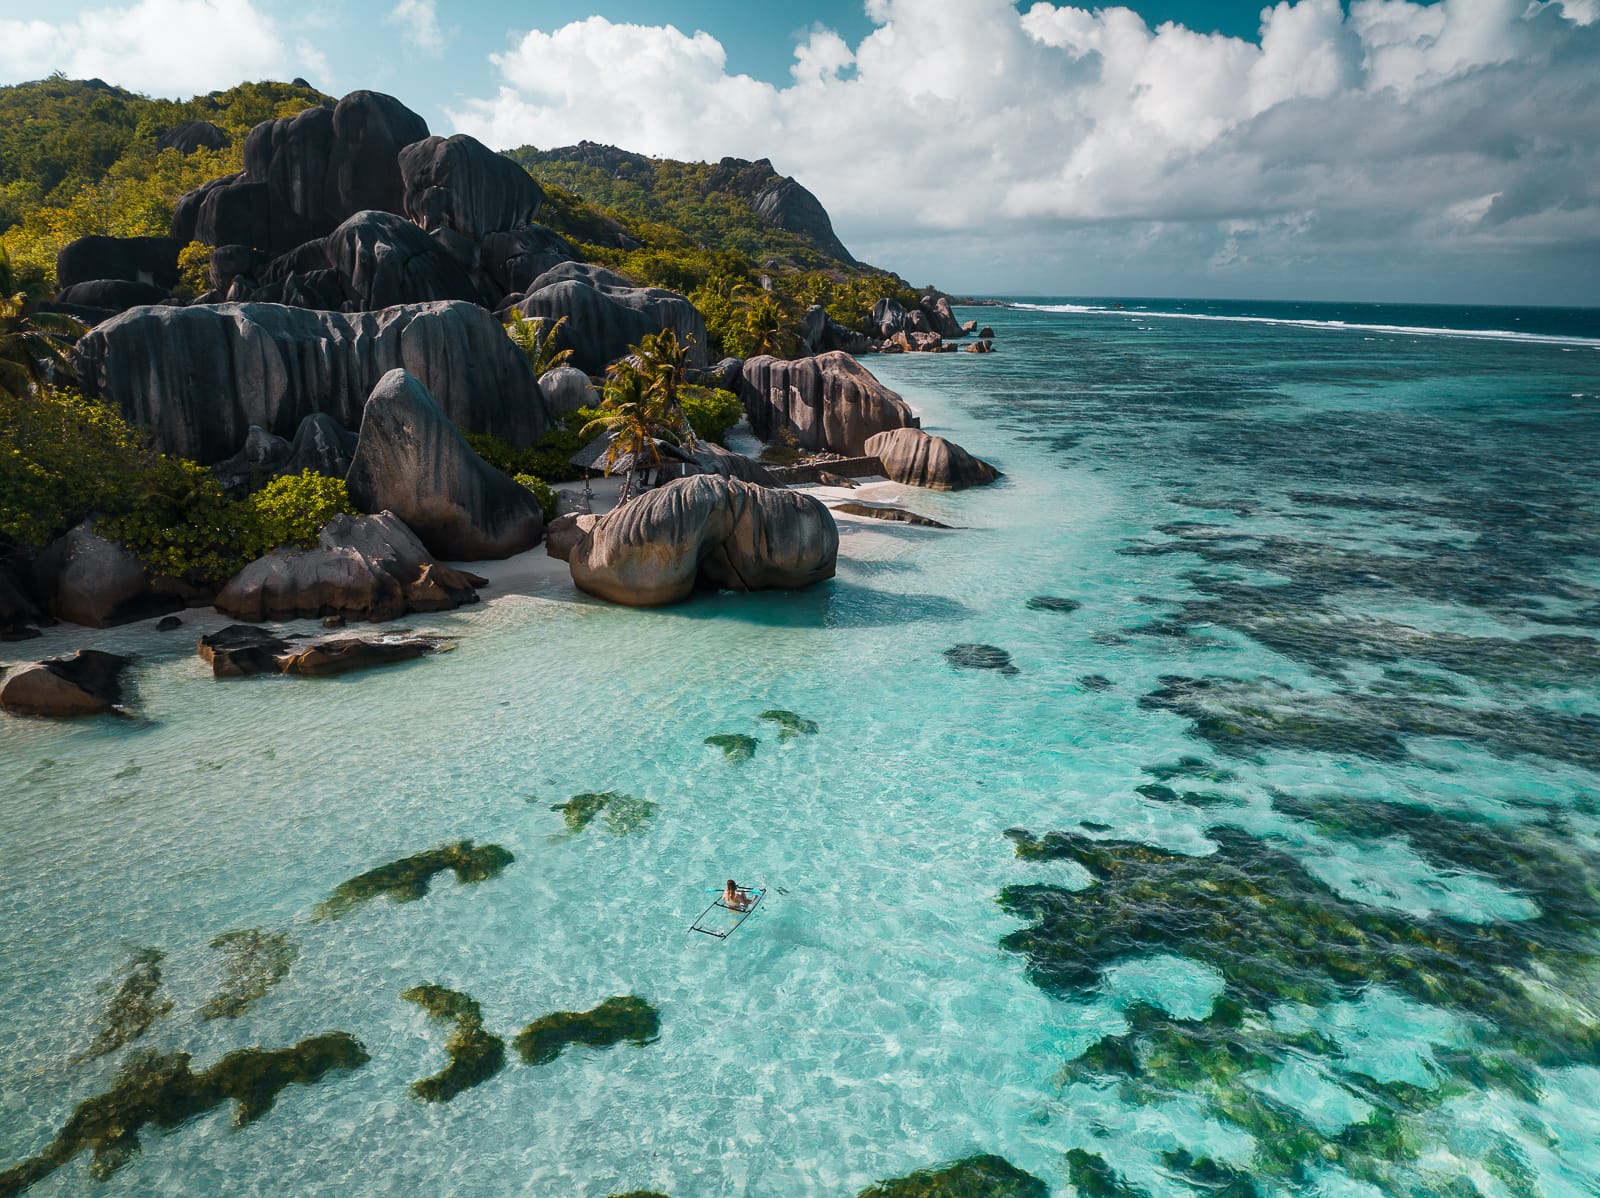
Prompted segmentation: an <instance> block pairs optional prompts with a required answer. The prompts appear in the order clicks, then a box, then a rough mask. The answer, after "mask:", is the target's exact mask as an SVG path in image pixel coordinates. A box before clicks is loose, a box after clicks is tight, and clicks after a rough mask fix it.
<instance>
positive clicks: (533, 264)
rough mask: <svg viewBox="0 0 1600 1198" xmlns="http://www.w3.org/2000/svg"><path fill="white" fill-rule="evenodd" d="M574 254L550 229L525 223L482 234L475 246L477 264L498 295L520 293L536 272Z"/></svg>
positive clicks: (569, 260) (531, 282)
mask: <svg viewBox="0 0 1600 1198" xmlns="http://www.w3.org/2000/svg"><path fill="white" fill-rule="evenodd" d="M577 256H578V255H577V252H576V251H575V250H574V249H573V248H572V244H571V243H570V242H569V241H568V240H567V239H566V238H565V237H562V236H561V235H560V234H559V233H557V232H555V231H554V230H553V229H547V228H545V227H544V226H543V225H527V226H524V227H523V228H520V229H511V230H509V231H507V232H503V233H490V234H489V235H488V236H487V237H485V238H484V239H483V242H482V244H481V245H480V246H479V247H478V266H479V269H481V270H482V271H483V273H484V275H485V276H487V278H488V279H489V281H490V282H491V283H493V285H494V287H495V288H496V290H498V291H499V293H500V294H501V295H502V296H506V295H517V296H520V295H523V294H525V293H526V292H527V290H528V288H529V287H530V286H532V284H533V281H534V280H535V279H537V278H538V277H539V276H540V275H542V274H544V273H545V272H546V271H548V270H551V269H553V268H554V267H557V266H560V265H561V264H562V263H563V262H571V261H572V260H573V259H574V258H576V257H577Z"/></svg>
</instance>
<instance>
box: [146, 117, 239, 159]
mask: <svg viewBox="0 0 1600 1198" xmlns="http://www.w3.org/2000/svg"><path fill="white" fill-rule="evenodd" d="M227 144H228V135H227V133H226V132H224V131H223V130H221V129H219V128H218V127H217V126H215V125H213V124H212V123H211V122H210V121H185V122H184V123H183V124H181V125H178V126H176V127H174V128H171V129H168V130H167V131H166V132H165V133H163V134H162V135H161V136H160V137H158V138H156V149H157V150H176V151H178V153H180V154H182V155H183V156H184V157H185V158H187V157H188V156H189V155H190V154H193V153H194V152H195V151H196V150H220V149H222V148H223V147H224V146H226V145H227Z"/></svg>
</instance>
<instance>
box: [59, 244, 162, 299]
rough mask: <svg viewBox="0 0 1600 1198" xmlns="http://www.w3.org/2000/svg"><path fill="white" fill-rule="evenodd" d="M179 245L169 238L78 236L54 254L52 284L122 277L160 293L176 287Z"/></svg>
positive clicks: (67, 284) (76, 284)
mask: <svg viewBox="0 0 1600 1198" xmlns="http://www.w3.org/2000/svg"><path fill="white" fill-rule="evenodd" d="M182 248H183V243H182V242H179V241H176V240H174V239H173V238H171V237H101V236H98V235H94V236H89V237H80V238H78V239H77V240H76V241H72V242H68V243H67V244H66V245H64V246H62V247H61V252H60V253H58V254H57V255H56V286H57V287H60V288H63V289H66V288H70V287H76V286H79V285H81V284H84V283H93V282H98V281H100V280H104V279H123V280H126V281H128V282H130V283H144V284H146V285H147V286H150V287H155V288H158V289H160V290H161V291H162V292H163V293H164V292H166V291H167V290H168V289H170V288H172V287H175V286H177V283H178V251H179V250H181V249H182Z"/></svg>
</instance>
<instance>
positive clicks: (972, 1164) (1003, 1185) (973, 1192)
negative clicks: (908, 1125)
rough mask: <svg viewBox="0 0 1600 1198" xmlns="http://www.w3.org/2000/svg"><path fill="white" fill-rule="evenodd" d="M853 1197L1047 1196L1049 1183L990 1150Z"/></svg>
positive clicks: (880, 1184) (1045, 1197) (979, 1197)
mask: <svg viewBox="0 0 1600 1198" xmlns="http://www.w3.org/2000/svg"><path fill="white" fill-rule="evenodd" d="M857 1198H1050V1187H1049V1186H1047V1185H1045V1183H1044V1182H1042V1181H1040V1180H1039V1179H1038V1178H1037V1177H1035V1176H1033V1174H1031V1173H1024V1172H1023V1171H1022V1170H1021V1169H1019V1168H1017V1167H1016V1166H1015V1165H1013V1164H1012V1163H1011V1162H1010V1161H1008V1160H1006V1159H1005V1157H1002V1156H995V1155H994V1154H992V1153H983V1154H981V1155H978V1156H969V1157H967V1158H966V1159H965V1160H959V1161H955V1162H953V1163H951V1164H948V1165H938V1166H935V1167H934V1168H931V1169H918V1170H917V1171H916V1172H915V1173H910V1174H907V1175H906V1176H905V1177H897V1178H895V1179H894V1180H892V1181H880V1182H878V1183H877V1184H876V1185H870V1186H868V1187H867V1188H866V1189H864V1190H862V1191H861V1193H860V1194H859V1195H858V1196H857Z"/></svg>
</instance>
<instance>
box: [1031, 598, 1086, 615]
mask: <svg viewBox="0 0 1600 1198" xmlns="http://www.w3.org/2000/svg"><path fill="white" fill-rule="evenodd" d="M1027 606H1028V610H1029V611H1058V612H1061V613H1063V614H1065V613H1067V612H1075V611H1077V610H1078V609H1079V608H1080V607H1082V606H1083V604H1081V603H1079V602H1078V601H1077V600H1076V599H1062V598H1060V597H1058V596H1056V595H1035V596H1034V597H1033V598H1032V599H1029V600H1028V603H1027Z"/></svg>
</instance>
